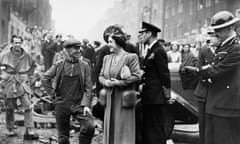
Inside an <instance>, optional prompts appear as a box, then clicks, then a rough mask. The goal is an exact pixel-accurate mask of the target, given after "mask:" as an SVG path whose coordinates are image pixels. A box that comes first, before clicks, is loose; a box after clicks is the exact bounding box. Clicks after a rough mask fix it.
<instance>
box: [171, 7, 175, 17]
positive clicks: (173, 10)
mask: <svg viewBox="0 0 240 144" xmlns="http://www.w3.org/2000/svg"><path fill="white" fill-rule="evenodd" d="M171 11H172V16H174V15H175V7H174V4H173V5H172V6H171Z"/></svg>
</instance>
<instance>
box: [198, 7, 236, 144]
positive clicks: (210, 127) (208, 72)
mask: <svg viewBox="0 0 240 144" xmlns="http://www.w3.org/2000/svg"><path fill="white" fill-rule="evenodd" d="M238 21H239V19H237V18H235V17H234V16H233V14H232V13H230V12H228V11H220V12H218V13H216V14H215V15H214V16H213V17H212V22H211V27H212V28H213V29H214V31H215V35H216V37H217V39H218V40H219V42H220V44H219V45H218V46H217V48H216V50H215V53H214V57H213V61H212V62H211V63H210V64H207V65H204V66H201V67H199V69H197V71H198V73H199V75H200V76H201V77H202V78H203V79H206V80H208V83H209V84H208V92H207V95H206V128H205V139H204V140H205V144H237V143H240V137H239V134H240V123H239V121H240V89H239V87H240V83H239V80H240V44H239V43H238V40H237V38H236V37H237V34H236V32H235V31H234V24H235V23H236V22H238Z"/></svg>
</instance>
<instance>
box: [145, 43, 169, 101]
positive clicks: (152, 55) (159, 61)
mask: <svg viewBox="0 0 240 144" xmlns="http://www.w3.org/2000/svg"><path fill="white" fill-rule="evenodd" d="M143 70H144V75H143V90H142V102H143V104H164V103H165V99H164V98H165V96H164V91H163V88H162V87H163V86H165V87H166V88H170V73H169V69H168V58H167V54H166V52H165V50H164V49H163V48H162V46H161V45H160V44H159V43H158V42H156V41H155V43H154V44H153V45H152V47H150V49H149V51H148V52H147V55H146V57H145V59H144V60H143Z"/></svg>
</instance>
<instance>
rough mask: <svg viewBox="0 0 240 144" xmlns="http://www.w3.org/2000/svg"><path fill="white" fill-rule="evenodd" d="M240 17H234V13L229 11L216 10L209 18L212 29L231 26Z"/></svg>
mask: <svg viewBox="0 0 240 144" xmlns="http://www.w3.org/2000/svg"><path fill="white" fill-rule="evenodd" d="M239 20H240V19H239V18H236V17H234V15H233V14H232V13H231V12H229V11H220V12H217V13H216V14H215V15H214V16H213V17H212V19H211V27H212V29H214V30H216V29H222V28H225V27H228V26H231V25H233V24H235V23H236V22H238V21H239Z"/></svg>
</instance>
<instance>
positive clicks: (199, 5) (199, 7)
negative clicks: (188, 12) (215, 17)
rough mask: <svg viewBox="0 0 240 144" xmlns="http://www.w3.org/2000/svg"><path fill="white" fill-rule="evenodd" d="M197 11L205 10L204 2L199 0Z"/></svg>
mask: <svg viewBox="0 0 240 144" xmlns="http://www.w3.org/2000/svg"><path fill="white" fill-rule="evenodd" d="M197 9H198V10H201V9H203V0H197Z"/></svg>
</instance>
